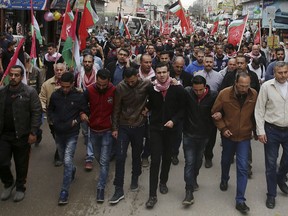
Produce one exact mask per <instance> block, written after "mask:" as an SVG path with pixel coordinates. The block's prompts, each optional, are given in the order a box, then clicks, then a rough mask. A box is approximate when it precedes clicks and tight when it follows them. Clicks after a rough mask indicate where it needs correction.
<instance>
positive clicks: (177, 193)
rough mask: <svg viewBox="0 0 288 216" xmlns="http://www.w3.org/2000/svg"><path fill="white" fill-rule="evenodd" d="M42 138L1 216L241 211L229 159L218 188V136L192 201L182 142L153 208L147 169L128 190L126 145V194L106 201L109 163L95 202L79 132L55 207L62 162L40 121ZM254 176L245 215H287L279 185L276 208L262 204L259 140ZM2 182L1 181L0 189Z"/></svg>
mask: <svg viewBox="0 0 288 216" xmlns="http://www.w3.org/2000/svg"><path fill="white" fill-rule="evenodd" d="M42 129H43V139H42V142H41V144H40V145H39V147H35V146H34V145H33V146H32V150H31V158H30V167H29V174H28V179H27V185H26V186H27V191H26V197H25V199H24V200H23V201H21V202H19V203H14V202H13V195H14V193H15V191H14V193H13V194H12V198H10V199H9V200H7V201H0V216H18V215H21V216H54V215H55V216H74V215H77V216H90V215H91V216H92V215H98V216H101V215H111V216H113V215H115V216H116V215H117V216H126V215H127V216H128V215H135V216H138V215H141V216H142V215H143V216H145V215H153V216H154V215H155V216H156V215H157V216H162V215H163V216H164V215H165V216H167V215H169V216H170V215H171V216H172V215H173V216H174V215H177V216H182V215H183V216H184V215H185V216H186V215H196V216H197V215H200V216H202V215H203V216H204V215H205V216H220V215H221V216H234V215H236V216H237V215H241V213H239V212H238V211H237V210H236V209H235V194H236V187H235V185H236V180H235V178H236V175H235V164H232V166H231V171H230V181H229V183H228V184H229V187H228V191H226V192H222V191H221V190H220V189H219V183H220V172H221V170H220V155H221V146H220V138H219V136H218V138H217V142H216V145H215V149H214V155H215V156H214V159H213V167H212V168H210V169H206V168H205V167H204V166H202V168H201V170H200V175H199V177H198V183H199V190H198V191H196V192H194V199H195V201H194V204H193V205H192V206H190V207H188V208H185V207H183V206H182V200H183V199H184V195H185V183H184V174H183V172H184V171H183V170H184V158H183V151H182V147H181V149H180V152H181V153H180V155H179V159H180V163H179V164H178V165H177V166H174V165H171V171H170V176H169V177H170V178H169V181H168V183H167V186H168V188H169V192H168V194H165V195H162V194H160V193H159V192H158V202H157V204H156V205H155V207H154V209H152V210H147V209H146V208H145V202H146V201H147V199H148V192H149V187H148V182H149V168H143V172H142V175H141V176H140V178H139V181H140V182H139V190H138V192H131V191H130V189H129V186H130V180H131V174H130V173H131V153H130V149H129V152H128V157H127V160H126V173H125V176H126V177H125V185H124V193H125V199H124V200H122V201H120V202H119V203H118V204H117V205H115V206H111V205H110V204H109V203H108V199H109V198H110V197H111V196H112V195H113V193H114V186H113V178H114V162H111V166H110V172H109V173H110V174H109V178H108V182H107V188H106V190H105V202H104V203H103V204H98V203H97V202H96V183H97V176H98V171H99V168H98V164H96V163H94V167H93V171H92V172H86V171H85V170H84V168H83V167H84V158H85V146H84V144H83V137H82V134H80V136H79V142H78V146H77V150H76V154H75V160H74V162H75V165H76V166H77V173H76V179H75V181H74V182H73V183H72V185H71V188H70V192H69V194H70V196H69V203H68V204H67V205H66V206H58V205H57V202H58V195H59V192H60V186H61V183H62V175H63V167H54V164H53V155H54V151H55V145H54V141H53V139H52V136H51V135H50V132H49V128H48V126H47V124H46V122H45V124H44V125H43V126H42ZM252 149H253V164H252V165H253V169H252V170H253V176H252V179H250V180H249V181H248V187H247V190H246V199H247V201H246V203H247V205H248V206H249V207H250V212H249V215H252V216H254V215H256V216H258V215H259V216H260V215H261V216H287V215H288V205H287V200H288V197H287V196H285V195H284V194H283V193H282V192H281V191H280V190H279V189H278V195H277V198H276V207H275V209H272V210H271V209H268V208H266V206H265V200H266V181H265V167H264V152H263V151H264V150H263V144H261V143H259V142H257V141H253V142H252ZM2 189H3V187H2V186H1V191H2Z"/></svg>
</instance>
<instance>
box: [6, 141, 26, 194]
mask: <svg viewBox="0 0 288 216" xmlns="http://www.w3.org/2000/svg"><path fill="white" fill-rule="evenodd" d="M27 140H28V136H27V137H25V138H20V139H16V138H15V137H14V138H13V137H9V139H5V138H3V136H2V137H1V138H0V179H1V181H2V183H3V184H4V187H5V188H7V187H10V186H12V184H13V182H14V177H13V175H12V172H11V169H10V166H11V159H12V156H13V159H14V163H15V170H16V191H23V192H24V191H25V190H26V187H25V183H26V178H27V173H28V165H29V155H30V149H31V147H30V145H29V144H28V142H27Z"/></svg>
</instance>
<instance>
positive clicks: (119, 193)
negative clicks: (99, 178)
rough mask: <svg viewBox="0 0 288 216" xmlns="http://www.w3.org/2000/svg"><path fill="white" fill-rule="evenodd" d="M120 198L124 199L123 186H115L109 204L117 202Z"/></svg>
mask: <svg viewBox="0 0 288 216" xmlns="http://www.w3.org/2000/svg"><path fill="white" fill-rule="evenodd" d="M122 199H124V192H123V188H116V189H115V193H114V195H113V196H112V198H111V199H110V200H109V203H110V204H117V203H118V202H119V201H120V200H122Z"/></svg>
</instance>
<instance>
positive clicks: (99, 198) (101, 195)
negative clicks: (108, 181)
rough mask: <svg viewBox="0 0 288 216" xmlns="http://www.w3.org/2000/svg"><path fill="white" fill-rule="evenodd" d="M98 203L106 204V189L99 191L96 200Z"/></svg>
mask: <svg viewBox="0 0 288 216" xmlns="http://www.w3.org/2000/svg"><path fill="white" fill-rule="evenodd" d="M96 200H97V202H98V203H103V202H104V189H97V198H96Z"/></svg>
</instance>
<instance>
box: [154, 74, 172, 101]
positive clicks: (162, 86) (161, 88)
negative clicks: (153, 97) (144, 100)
mask: <svg viewBox="0 0 288 216" xmlns="http://www.w3.org/2000/svg"><path fill="white" fill-rule="evenodd" d="M171 82H172V78H171V77H169V78H168V79H167V80H166V82H165V83H159V82H158V81H157V79H156V80H155V81H154V82H153V84H154V90H155V91H157V92H161V93H162V95H163V97H164V98H165V96H166V93H167V90H168V88H169V87H170V85H171Z"/></svg>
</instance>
